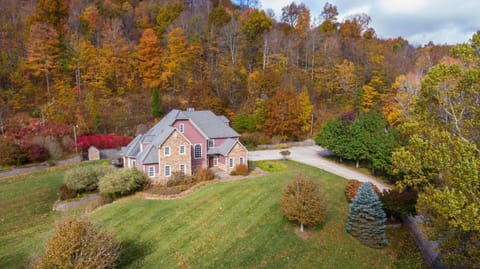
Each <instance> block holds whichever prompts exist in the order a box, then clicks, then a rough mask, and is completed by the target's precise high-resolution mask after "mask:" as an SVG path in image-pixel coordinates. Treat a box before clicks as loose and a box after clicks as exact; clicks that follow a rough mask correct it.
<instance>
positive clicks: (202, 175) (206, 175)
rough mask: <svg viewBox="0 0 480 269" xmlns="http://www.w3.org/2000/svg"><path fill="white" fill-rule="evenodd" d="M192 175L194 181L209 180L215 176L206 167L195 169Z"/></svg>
mask: <svg viewBox="0 0 480 269" xmlns="http://www.w3.org/2000/svg"><path fill="white" fill-rule="evenodd" d="M193 177H194V179H195V181H196V182H200V181H209V180H213V179H214V178H215V174H214V173H213V171H212V170H210V169H208V168H201V169H198V170H197V171H195V173H194V174H193Z"/></svg>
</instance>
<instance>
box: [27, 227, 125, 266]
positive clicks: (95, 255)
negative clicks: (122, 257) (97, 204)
mask: <svg viewBox="0 0 480 269" xmlns="http://www.w3.org/2000/svg"><path fill="white" fill-rule="evenodd" d="M119 254H120V245H119V244H118V243H116V242H115V241H114V238H113V236H112V235H111V234H110V233H108V232H106V231H103V230H102V229H101V228H100V227H99V226H97V225H94V224H92V223H91V222H89V221H88V219H86V218H81V219H74V218H69V219H65V220H63V221H61V222H59V223H57V224H56V225H55V231H54V234H53V236H52V237H51V238H49V239H48V240H47V243H46V247H45V253H44V254H43V256H41V257H40V258H39V259H38V260H37V261H33V266H32V267H33V268H39V269H40V268H113V267H114V265H115V263H116V261H117V259H118V257H119Z"/></svg>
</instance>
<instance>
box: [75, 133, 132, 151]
mask: <svg viewBox="0 0 480 269" xmlns="http://www.w3.org/2000/svg"><path fill="white" fill-rule="evenodd" d="M130 141H132V138H131V137H130V136H114V135H87V136H82V137H80V138H78V140H77V145H78V147H79V148H81V149H82V150H87V149H88V148H89V147H90V146H94V147H96V148H99V149H111V148H118V147H121V146H126V145H128V143H130Z"/></svg>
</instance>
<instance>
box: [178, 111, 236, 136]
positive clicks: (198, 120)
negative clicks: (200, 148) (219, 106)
mask: <svg viewBox="0 0 480 269" xmlns="http://www.w3.org/2000/svg"><path fill="white" fill-rule="evenodd" d="M182 114H184V115H185V116H187V117H188V119H190V120H191V121H192V122H193V123H194V124H195V125H196V126H197V127H198V128H199V129H200V130H201V131H202V132H203V133H204V134H205V135H206V136H207V137H208V138H223V137H239V136H240V135H239V134H238V133H237V132H235V131H234V130H233V129H232V128H231V127H230V126H228V124H227V122H225V119H227V118H225V117H224V118H225V119H221V118H220V117H218V116H217V115H215V114H213V112H212V111H209V110H200V111H182ZM227 120H228V119H227Z"/></svg>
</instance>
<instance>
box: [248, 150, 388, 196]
mask: <svg viewBox="0 0 480 269" xmlns="http://www.w3.org/2000/svg"><path fill="white" fill-rule="evenodd" d="M288 150H289V151H290V156H289V159H290V160H293V161H297V162H300V163H304V164H308V165H311V166H314V167H318V168H320V169H322V170H325V171H328V172H330V173H332V174H335V175H338V176H341V177H343V178H346V179H357V180H359V181H362V182H372V183H373V184H375V185H377V186H378V188H379V189H380V190H384V189H388V187H387V186H386V185H385V184H383V183H381V182H379V181H378V180H377V179H376V178H374V177H372V176H368V175H365V174H362V173H359V172H357V171H355V170H353V169H351V168H349V167H346V166H343V165H340V164H337V163H335V162H331V161H329V160H327V159H325V158H324V157H323V156H326V155H328V154H329V151H328V150H326V149H324V148H322V147H320V146H305V147H291V148H289V149H288ZM280 151H282V150H258V151H250V152H249V153H248V159H249V160H251V161H261V160H279V159H282V155H281V154H280Z"/></svg>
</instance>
